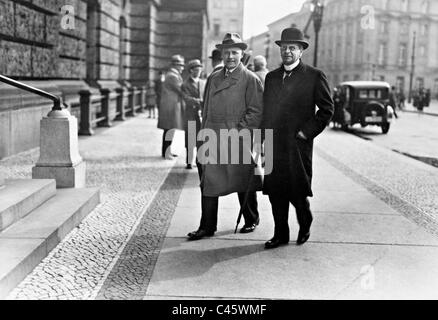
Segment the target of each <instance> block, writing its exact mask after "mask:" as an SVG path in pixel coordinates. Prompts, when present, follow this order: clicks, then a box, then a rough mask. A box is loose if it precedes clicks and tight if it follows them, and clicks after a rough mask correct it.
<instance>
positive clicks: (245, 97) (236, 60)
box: [188, 33, 263, 240]
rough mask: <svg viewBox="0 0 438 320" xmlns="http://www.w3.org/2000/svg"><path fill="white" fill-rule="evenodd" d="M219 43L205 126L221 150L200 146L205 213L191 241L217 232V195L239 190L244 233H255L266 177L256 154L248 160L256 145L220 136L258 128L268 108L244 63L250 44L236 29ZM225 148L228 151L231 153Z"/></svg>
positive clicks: (203, 210) (210, 80)
mask: <svg viewBox="0 0 438 320" xmlns="http://www.w3.org/2000/svg"><path fill="white" fill-rule="evenodd" d="M216 47H217V48H218V49H219V50H222V57H223V59H224V63H225V66H224V67H223V68H221V69H219V70H218V71H216V72H214V73H213V74H212V75H210V77H209V79H208V81H207V86H206V91H205V99H204V109H203V114H202V117H203V119H202V126H201V127H202V129H204V130H209V132H210V133H211V132H213V133H214V134H215V136H216V137H217V142H218V143H217V150H216V152H213V151H212V150H209V152H205V153H204V152H201V150H200V149H198V160H199V162H200V165H198V169H199V170H200V176H201V192H202V203H201V207H202V216H201V221H200V226H199V228H198V230H196V231H193V232H191V233H189V234H188V237H189V240H198V239H201V238H203V237H206V236H213V235H214V232H215V231H216V228H217V213H218V198H219V197H220V196H225V195H228V194H231V193H234V192H237V193H238V198H239V202H240V205H241V206H242V208H243V217H244V219H245V224H244V226H243V228H241V230H240V232H241V233H248V232H252V231H254V230H255V228H256V226H257V225H258V223H259V213H258V209H257V196H256V191H257V190H261V176H259V175H255V174H254V162H253V159H252V158H251V161H250V162H248V163H245V162H244V159H245V155H248V153H250V152H251V150H250V149H251V147H250V146H248V145H247V144H245V143H240V144H239V145H238V147H239V148H238V150H232V149H233V148H231V146H230V144H229V140H227V139H220V130H221V129H223V130H225V131H227V130H231V129H235V130H238V131H239V132H251V130H252V129H257V128H259V127H260V123H261V118H262V113H263V87H262V83H261V81H260V80H259V79H258V78H257V76H256V75H255V74H254V73H252V72H251V71H249V70H248V69H246V67H245V66H244V65H243V64H242V62H241V59H242V58H243V54H244V50H246V48H247V44H245V43H244V42H243V41H242V40H241V38H240V36H239V35H238V34H237V33H227V34H226V36H225V38H224V40H223V42H222V44H218V45H216ZM204 130H203V131H204ZM201 133H202V132H201ZM209 138H211V137H209ZM243 140H244V139H243ZM240 142H241V141H240ZM250 144H251V143H250ZM224 150H228V151H227V152H226V153H227V155H226V156H225V155H224V153H225V151H224ZM207 153H208V154H207ZM236 154H239V155H240V157H239V162H238V163H233V161H231V159H230V158H231V157H232V156H233V155H236ZM222 157H224V158H226V160H227V161H225V163H224V162H223V161H221V158H222ZM207 158H209V160H208V161H206V160H207ZM248 191H249V192H248ZM245 200H246V201H245Z"/></svg>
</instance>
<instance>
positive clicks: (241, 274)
mask: <svg viewBox="0 0 438 320" xmlns="http://www.w3.org/2000/svg"><path fill="white" fill-rule="evenodd" d="M344 138H346V139H351V137H348V136H346V135H342V136H338V134H337V133H333V132H330V131H329V132H326V133H324V137H323V139H322V141H319V142H318V143H317V144H318V145H321V147H322V149H319V151H318V152H316V154H315V158H314V166H315V175H314V177H315V180H314V193H315V198H314V199H312V200H311V207H312V210H313V213H314V224H313V227H312V234H311V237H310V240H309V241H308V242H307V243H306V244H304V245H303V246H296V245H295V243H294V240H295V238H296V235H297V232H298V228H297V223H296V218H295V212H294V210H293V208H291V214H290V219H289V220H290V227H291V243H290V244H289V245H288V246H284V247H279V248H277V249H274V250H265V249H264V246H263V245H264V242H265V241H266V240H268V239H270V238H271V237H272V235H273V221H272V220H273V219H272V215H271V208H270V204H269V201H268V198H267V197H266V196H263V195H261V194H260V193H259V196H258V199H259V210H260V214H261V222H260V226H259V227H258V228H257V229H256V231H255V232H254V233H251V234H247V235H242V234H233V232H234V226H235V221H236V216H237V213H238V211H239V205H238V200H237V196H236V195H230V196H227V197H222V198H220V200H219V203H220V209H219V223H218V232H217V233H216V235H215V236H214V237H212V238H207V239H202V240H200V241H194V242H189V241H187V240H186V234H187V232H189V231H192V230H194V229H196V228H197V227H198V223H199V218H200V193H199V187H198V177H197V174H196V172H191V173H190V174H189V177H188V179H187V181H186V183H185V185H184V190H183V191H182V193H181V197H180V198H179V201H178V204H177V206H176V209H175V214H174V216H173V219H172V222H171V224H170V227H169V230H168V232H167V234H166V238H165V241H164V245H163V247H162V249H161V252H160V254H159V257H158V261H157V264H156V266H155V269H154V272H153V275H152V279H151V281H150V283H149V286H148V289H147V294H146V297H145V299H181V298H182V299H205V298H207V299H222V298H226V299H235V298H236V299H247V298H250V299H437V298H438V237H436V236H433V235H431V234H430V233H428V232H426V231H425V230H424V229H423V228H421V227H419V226H418V225H417V224H416V223H413V222H412V221H411V220H408V219H407V218H406V217H405V216H404V215H402V214H401V213H400V212H398V211H396V210H394V209H393V208H392V207H391V206H390V205H388V204H387V203H386V202H385V201H383V200H381V199H379V197H377V196H376V195H375V194H373V193H372V192H370V191H369V189H368V188H366V187H364V186H363V185H362V184H361V183H359V182H358V181H354V180H352V179H351V178H350V177H348V176H347V175H346V174H345V172H343V171H341V170H339V169H338V168H336V167H335V166H333V165H332V164H331V163H330V162H329V161H327V160H325V159H324V158H323V157H322V156H321V155H322V154H325V157H327V156H328V154H326V153H325V151H324V150H323V149H324V148H327V147H329V148H333V147H334V146H335V144H336V140H333V139H344ZM353 139H357V138H354V137H353ZM330 140H333V142H331V143H330V142H329V143H327V145H326V146H323V145H322V143H324V142H327V141H330ZM353 143H357V141H354V140H353ZM360 143H363V142H360ZM365 143H366V142H365ZM373 147H374V146H373ZM377 148H378V147H377ZM345 151H346V150H345ZM380 151H381V152H382V153H384V152H386V153H387V154H388V155H390V156H393V155H392V154H390V153H391V152H389V151H386V150H384V149H381V150H380ZM341 158H342V157H341ZM393 161H395V162H399V163H400V165H404V166H406V165H413V167H412V170H414V171H417V170H419V169H420V168H421V169H424V170H426V171H428V170H429V168H427V166H425V165H423V164H421V163H419V164H418V166H417V163H414V162H412V161H414V160H411V159H407V158H406V159H405V158H404V157H402V156H399V155H396V154H394V158H393ZM432 169H433V168H432ZM436 177H437V176H436V175H435V178H436ZM383 180H384V179H383ZM435 182H436V180H435ZM435 187H437V185H436V184H435ZM391 192H392V190H391Z"/></svg>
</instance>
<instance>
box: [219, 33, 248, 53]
mask: <svg viewBox="0 0 438 320" xmlns="http://www.w3.org/2000/svg"><path fill="white" fill-rule="evenodd" d="M231 47H237V48H240V49H242V50H246V49H247V48H248V45H247V44H246V43H245V42H243V41H242V38H241V37H240V35H239V34H238V33H235V32H231V33H227V34H226V35H225V37H224V40H222V43H221V44H217V45H216V48H218V49H224V48H231Z"/></svg>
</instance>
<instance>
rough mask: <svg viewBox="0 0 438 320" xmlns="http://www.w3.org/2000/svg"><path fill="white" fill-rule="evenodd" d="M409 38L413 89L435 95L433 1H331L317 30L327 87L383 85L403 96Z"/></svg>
mask: <svg viewBox="0 0 438 320" xmlns="http://www.w3.org/2000/svg"><path fill="white" fill-rule="evenodd" d="M373 13H374V15H373ZM373 16H374V21H373V19H372V17H373ZM368 17H370V18H371V19H368ZM414 32H416V50H415V55H416V58H415V73H414V82H413V87H414V88H415V87H417V86H419V85H420V84H421V85H424V86H425V87H427V88H431V89H432V90H434V92H435V94H436V93H438V76H437V74H438V41H437V39H438V2H437V1H430V0H397V1H395V0H383V1H382V0H367V1H364V0H354V1H352V0H349V1H346V0H331V1H330V2H329V3H328V5H327V7H326V9H325V14H324V25H323V27H322V29H321V51H320V53H319V57H320V66H321V67H322V68H324V69H325V70H327V71H328V75H329V76H330V80H331V84H332V85H335V84H336V83H338V82H340V81H345V80H359V79H361V80H362V79H364V80H383V81H387V82H389V83H390V84H392V85H397V86H399V87H401V88H403V89H404V90H405V92H406V93H407V91H408V89H409V78H410V71H411V65H412V64H411V57H412V53H413V39H414Z"/></svg>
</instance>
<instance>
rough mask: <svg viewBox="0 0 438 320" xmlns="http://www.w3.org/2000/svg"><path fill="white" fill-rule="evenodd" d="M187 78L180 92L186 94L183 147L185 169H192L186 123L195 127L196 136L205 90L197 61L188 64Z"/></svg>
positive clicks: (192, 153) (191, 153)
mask: <svg viewBox="0 0 438 320" xmlns="http://www.w3.org/2000/svg"><path fill="white" fill-rule="evenodd" d="M187 67H188V70H189V74H190V75H189V77H188V78H187V80H186V81H184V83H183V84H182V87H181V89H182V91H183V92H184V93H185V94H186V98H185V103H186V104H185V111H184V124H185V146H186V168H187V169H192V166H193V161H194V159H195V154H194V148H192V144H191V143H189V141H188V123H189V121H192V122H193V123H194V124H195V125H196V129H195V132H196V136H198V133H199V130H200V128H201V111H202V102H203V96H204V90H205V80H203V79H201V78H200V76H201V73H202V68H203V65H202V64H201V61H200V60H198V59H195V60H191V61H189V63H188V66H187Z"/></svg>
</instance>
